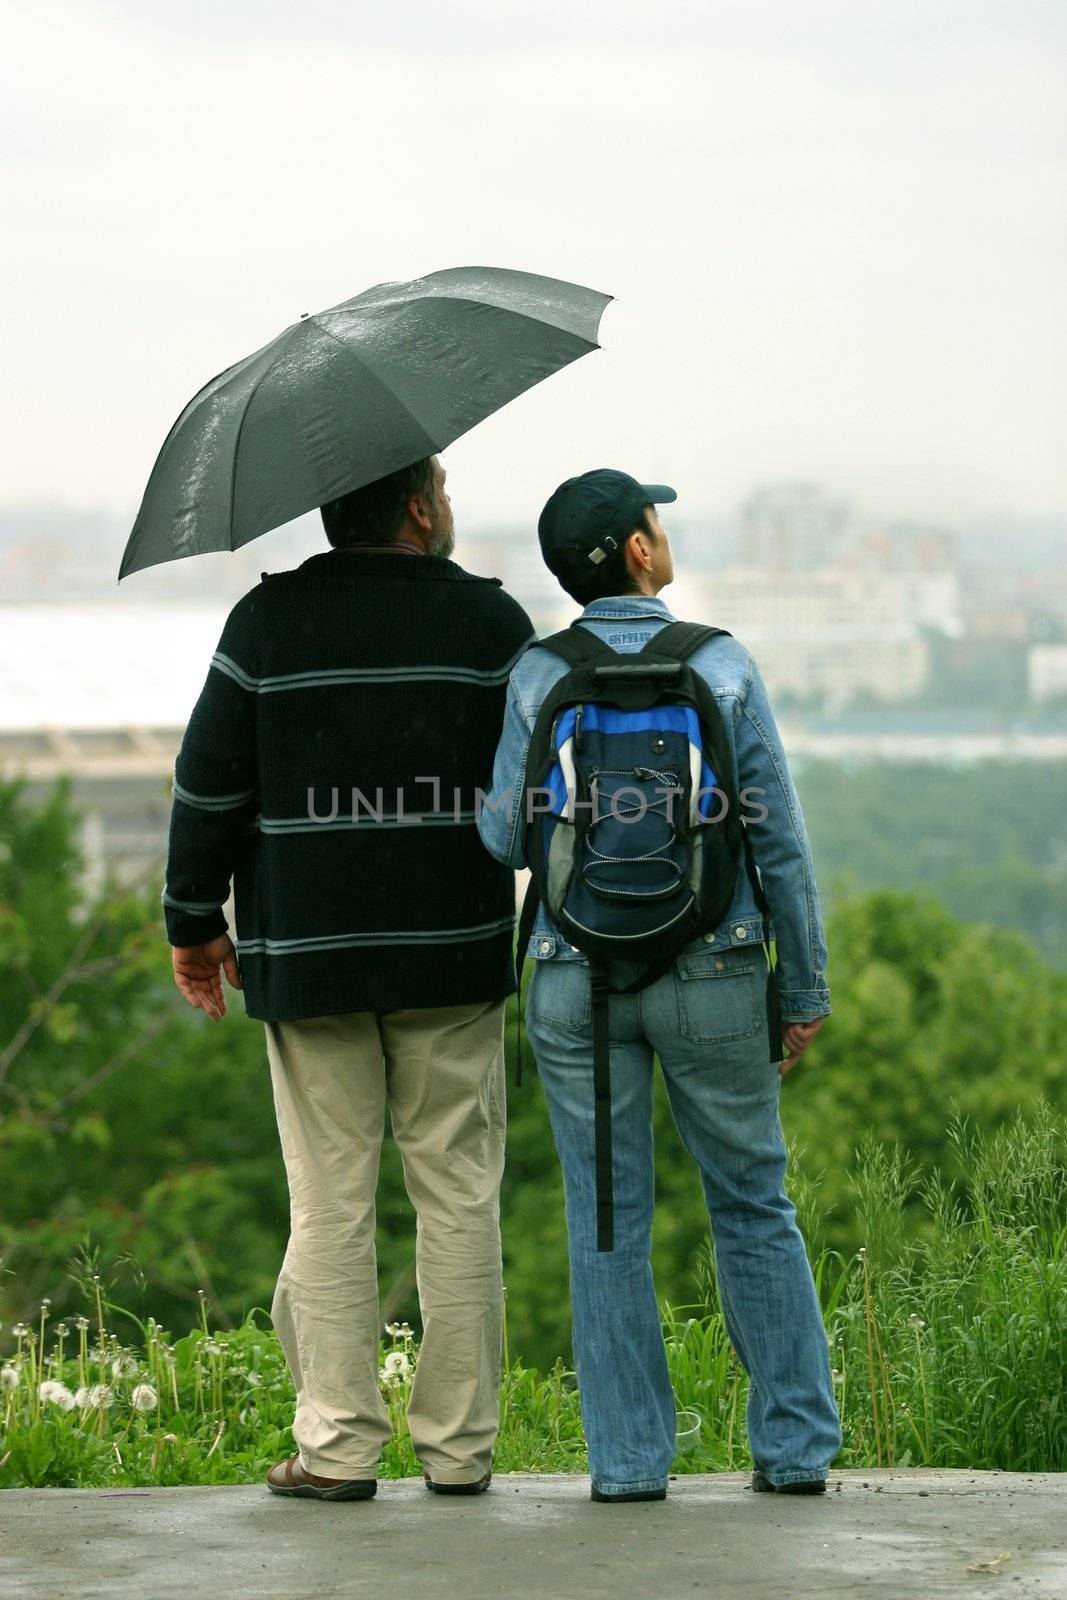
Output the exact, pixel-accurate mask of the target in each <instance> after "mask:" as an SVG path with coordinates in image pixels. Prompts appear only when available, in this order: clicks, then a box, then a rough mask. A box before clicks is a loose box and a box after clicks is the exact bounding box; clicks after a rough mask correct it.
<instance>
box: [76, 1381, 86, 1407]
mask: <svg viewBox="0 0 1067 1600" xmlns="http://www.w3.org/2000/svg"><path fill="white" fill-rule="evenodd" d="M74 1404H75V1405H76V1406H87V1405H88V1404H89V1391H88V1389H86V1388H85V1386H84V1384H83V1385H82V1387H81V1388H80V1389H75V1391H74Z"/></svg>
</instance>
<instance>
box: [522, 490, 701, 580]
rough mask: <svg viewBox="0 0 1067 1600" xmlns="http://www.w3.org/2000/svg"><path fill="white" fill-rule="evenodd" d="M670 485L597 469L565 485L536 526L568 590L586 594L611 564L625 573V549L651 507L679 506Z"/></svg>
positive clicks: (547, 559)
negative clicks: (587, 581) (586, 586)
mask: <svg viewBox="0 0 1067 1600" xmlns="http://www.w3.org/2000/svg"><path fill="white" fill-rule="evenodd" d="M677 498H678V496H677V494H676V493H675V491H674V490H673V489H671V488H669V487H668V486H667V484H665V483H638V481H637V479H636V478H631V476H630V474H629V473H628V472H616V471H615V469H614V468H613V467H597V468H595V469H594V470H593V471H592V472H583V473H582V475H581V477H578V478H568V479H567V481H566V483H561V484H560V486H559V488H558V489H557V490H556V491H555V493H554V494H552V495H551V496H550V497H549V499H548V501H547V502H546V504H545V508H544V510H543V511H542V512H541V515H540V517H539V519H538V523H537V537H538V538H539V540H540V541H541V554H542V555H543V556H544V558H545V565H546V566H547V567H548V569H549V571H550V572H553V573H555V575H556V577H557V578H558V579H559V580H560V582H561V583H562V584H563V586H564V588H570V587H572V586H574V587H577V588H579V589H580V588H581V587H582V585H583V582H584V580H585V579H587V578H589V579H591V578H592V577H593V575H594V574H595V573H596V572H598V571H603V569H604V563H605V562H606V561H610V562H612V564H613V565H615V566H617V567H619V568H620V570H621V568H622V566H623V554H622V549H623V545H624V544H625V542H626V540H627V539H628V538H629V537H630V534H631V533H633V531H634V529H635V528H636V527H638V526H639V525H640V522H641V513H642V512H643V511H644V509H645V507H646V506H648V505H666V504H668V503H669V502H670V501H672V500H677Z"/></svg>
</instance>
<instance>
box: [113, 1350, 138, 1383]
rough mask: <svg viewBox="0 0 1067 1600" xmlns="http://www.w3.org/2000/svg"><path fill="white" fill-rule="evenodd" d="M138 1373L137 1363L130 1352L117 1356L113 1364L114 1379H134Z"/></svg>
mask: <svg viewBox="0 0 1067 1600" xmlns="http://www.w3.org/2000/svg"><path fill="white" fill-rule="evenodd" d="M136 1371H137V1363H136V1361H135V1360H134V1359H133V1357H132V1356H131V1355H130V1354H129V1352H128V1351H123V1352H122V1354H121V1355H117V1356H116V1357H115V1359H114V1361H113V1362H112V1363H111V1376H112V1377H113V1378H132V1377H133V1375H134V1373H135V1372H136Z"/></svg>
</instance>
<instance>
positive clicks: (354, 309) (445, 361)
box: [119, 267, 611, 579]
mask: <svg viewBox="0 0 1067 1600" xmlns="http://www.w3.org/2000/svg"><path fill="white" fill-rule="evenodd" d="M610 299H611V296H610V295H605V294H598V293H597V292H596V291H595V290H593V289H586V288H583V287H582V286H581V285H580V284H574V283H562V282H560V281H558V280H557V279H555V278H542V277H537V276H535V275H534V274H532V273H528V272H511V271H508V270H506V269H504V268H498V267H455V268H452V269H450V270H449V271H446V272H435V273H432V274H431V275H430V276H429V277H427V278H416V279H415V280H414V281H413V282H411V283H383V284H379V285H378V286H377V287H376V288H373V289H368V290H367V291H366V293H365V294H360V295H357V296H356V297H355V299H354V300H345V301H343V302H342V303H341V304H340V305H338V306H333V307H331V309H330V310H328V311H320V312H318V313H317V314H316V315H315V316H305V317H302V318H301V319H300V321H298V322H294V323H293V324H292V326H291V327H288V328H286V329H285V331H284V333H281V334H279V336H278V337H277V338H276V339H274V340H272V341H271V343H270V344H268V345H265V346H264V347H263V349H262V350H257V351H256V352H255V354H254V355H250V356H247V357H246V358H245V359H244V360H243V361H238V362H237V363H236V365H235V366H232V367H227V369H226V371H225V372H222V373H220V374H219V376H218V377H217V378H213V379H212V380H211V382H210V383H208V384H206V385H205V387H204V388H203V389H201V390H200V392H199V393H198V394H196V395H194V396H193V398H192V400H190V402H189V404H188V405H187V406H186V407H185V410H184V411H183V412H182V414H181V416H180V417H179V418H178V420H177V422H176V423H175V424H174V426H173V428H172V429H171V431H170V433H169V434H168V436H167V438H166V441H165V442H164V445H163V448H162V450H161V451H160V452H159V455H158V457H157V458H156V464H155V466H154V467H153V469H152V475H151V477H150V478H149V480H148V487H147V489H146V490H145V494H144V499H143V501H142V502H141V509H140V511H139V512H138V514H137V521H136V522H135V523H134V527H133V532H132V533H131V534H130V537H129V541H128V543H127V545H126V549H125V552H124V554H123V557H122V565H121V567H120V569H119V578H120V579H122V578H124V577H126V575H127V574H128V573H131V572H138V571H140V570H141V569H142V568H144V567H151V566H155V565H157V564H158V563H159V562H162V561H176V560H179V559H180V558H181V557H183V556H194V555H201V554H203V553H205V552H206V551H209V550H236V549H238V548H239V547H240V546H241V545H244V544H247V543H248V542H249V541H250V540H251V539H255V538H257V537H258V536H259V535H260V534H261V533H266V532H267V531H268V529H270V528H277V527H280V526H281V525H282V523H285V522H290V521H291V520H292V519H293V518H294V517H298V516H300V515H301V514H302V513H303V512H305V511H311V510H313V509H314V508H315V507H316V506H320V505H322V504H323V503H324V502H325V501H327V500H333V499H336V498H337V496H338V495H342V494H347V493H348V491H349V490H351V489H358V488H360V487H361V486H362V485H363V484H365V483H371V482H373V481H374V479H376V478H381V477H384V476H385V475H386V473H389V472H395V471H397V470H398V469H399V468H400V467H404V466H407V465H409V464H410V463H411V462H413V461H419V460H421V459H422V458H423V457H424V456H429V455H433V454H434V453H435V452H436V451H438V450H443V449H444V448H445V446H446V445H449V444H451V443H452V441H453V440H454V439H458V438H459V437H460V435H461V434H464V433H466V432H467V431H468V429H470V428H473V427H474V425H475V423H478V422H481V421H482V419H483V418H484V417H488V416H490V415H491V414H492V412H494V411H498V410H499V409H500V407H501V406H504V405H506V404H507V402H508V401H509V400H513V399H514V398H515V396H516V395H519V394H522V393H523V391H524V390H525V389H530V388H532V387H533V385H534V384H535V383H540V382H541V380H542V378H547V377H548V376H549V375H550V374H551V373H553V372H557V371H559V369H560V368H561V367H565V366H567V365H568V363H570V362H571V361H574V360H576V359H577V358H578V357H579V356H582V355H585V354H586V353H587V352H588V351H590V350H595V349H597V348H598V346H597V329H598V327H599V324H600V318H601V315H602V313H603V311H604V307H605V306H606V305H607V303H608V301H609V300H610Z"/></svg>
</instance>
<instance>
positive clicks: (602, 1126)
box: [589, 961, 615, 1251]
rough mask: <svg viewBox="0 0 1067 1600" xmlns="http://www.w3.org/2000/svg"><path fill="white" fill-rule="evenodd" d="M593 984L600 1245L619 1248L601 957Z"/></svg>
mask: <svg viewBox="0 0 1067 1600" xmlns="http://www.w3.org/2000/svg"><path fill="white" fill-rule="evenodd" d="M589 979H590V982H591V984H592V988H593V1149H594V1153H595V1161H596V1247H597V1250H599V1251H608V1250H614V1248H615V1196H614V1191H613V1184H612V1172H611V1163H612V1154H611V1044H610V1034H609V1027H608V1023H609V1011H608V997H609V995H610V994H611V985H610V983H609V982H608V974H607V969H606V968H605V967H604V966H603V965H602V964H601V963H600V962H599V961H596V962H594V961H591V962H590V963H589Z"/></svg>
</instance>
